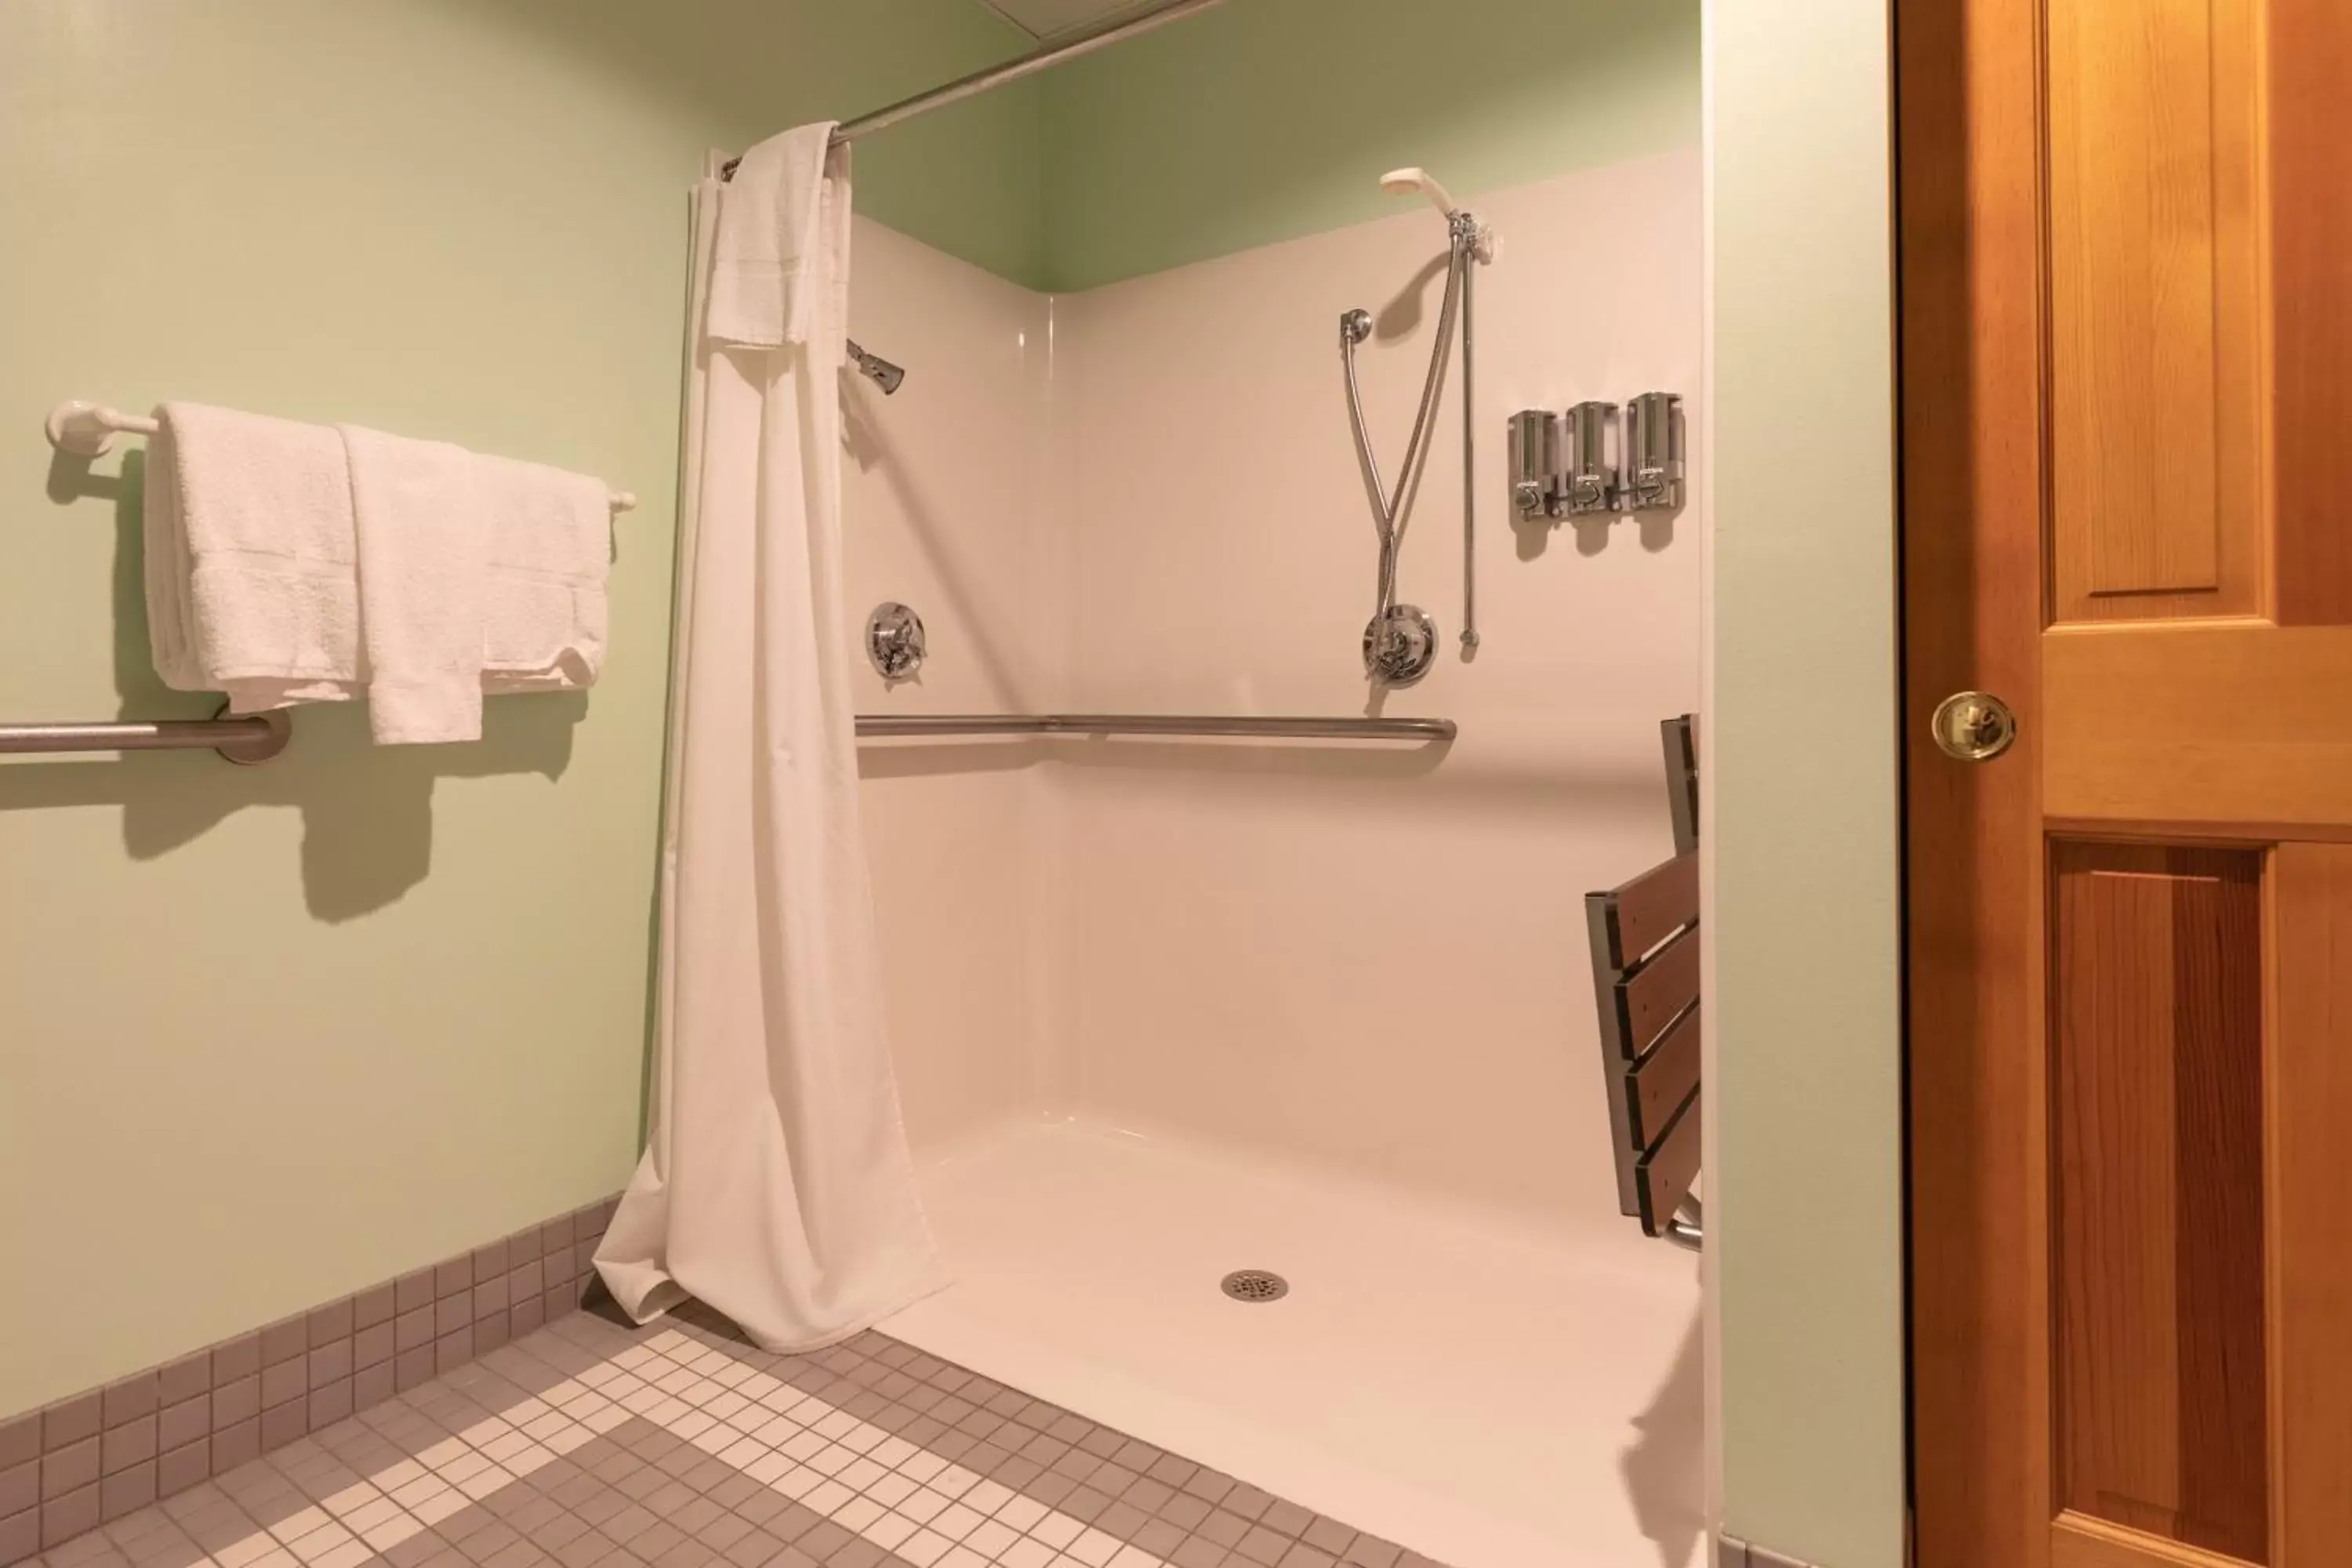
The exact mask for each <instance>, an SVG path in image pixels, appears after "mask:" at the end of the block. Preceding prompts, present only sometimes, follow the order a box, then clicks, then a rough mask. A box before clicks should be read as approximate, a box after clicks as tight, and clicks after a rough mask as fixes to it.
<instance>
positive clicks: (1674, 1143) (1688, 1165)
mask: <svg viewBox="0 0 2352 1568" xmlns="http://www.w3.org/2000/svg"><path fill="white" fill-rule="evenodd" d="M1698 1150H1699V1095H1698V1090H1696V1089H1693V1090H1691V1095H1690V1098H1689V1099H1688V1100H1685V1101H1683V1107H1682V1110H1681V1112H1680V1113H1679V1114H1677V1115H1676V1116H1675V1119H1674V1121H1673V1122H1671V1123H1670V1124H1669V1125H1668V1126H1667V1128H1666V1131H1665V1132H1664V1135H1663V1136H1661V1137H1660V1138H1659V1140H1658V1142H1656V1143H1655V1144H1654V1145H1653V1146H1652V1148H1651V1150H1650V1152H1648V1153H1646V1154H1644V1155H1643V1156H1642V1158H1641V1161H1640V1163H1637V1164H1635V1165H1634V1167H1633V1183H1634V1186H1635V1189H1636V1191H1637V1193H1638V1194H1639V1196H1640V1199H1641V1205H1642V1228H1643V1230H1644V1231H1646V1232H1648V1233H1649V1234H1650V1235H1652V1236H1664V1235H1665V1233H1666V1225H1667V1223H1668V1222H1669V1221H1671V1220H1672V1219H1673V1218H1674V1217H1675V1206H1676V1205H1679V1204H1680V1203H1681V1202H1682V1201H1683V1198H1684V1197H1685V1195H1686V1194H1688V1193H1689V1192H1690V1189H1691V1183H1692V1182H1694V1181H1696V1180H1697V1178H1698Z"/></svg>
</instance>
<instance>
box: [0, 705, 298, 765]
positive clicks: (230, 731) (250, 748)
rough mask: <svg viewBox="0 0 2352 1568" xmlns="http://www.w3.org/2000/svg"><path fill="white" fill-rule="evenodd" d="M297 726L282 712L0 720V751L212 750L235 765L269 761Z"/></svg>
mask: <svg viewBox="0 0 2352 1568" xmlns="http://www.w3.org/2000/svg"><path fill="white" fill-rule="evenodd" d="M293 738H294V726H293V723H292V721H290V720H289V719H288V718H287V716H286V714H285V713H284V712H283V711H282V710H280V711H278V712H272V713H254V714H249V715H247V716H246V717H244V718H240V719H229V718H217V719H122V720H116V721H110V722H108V723H103V724H0V753H5V752H185V751H199V750H203V749H205V748H210V749H211V750H213V751H215V752H219V753H220V754H221V755H222V756H224V757H226V758H227V759H228V760H229V761H230V762H232V763H266V762H268V760H269V759H270V758H272V757H274V756H276V755H277V754H278V752H282V751H284V750H285V749H286V743H287V742H289V741H290V740H292V739H293Z"/></svg>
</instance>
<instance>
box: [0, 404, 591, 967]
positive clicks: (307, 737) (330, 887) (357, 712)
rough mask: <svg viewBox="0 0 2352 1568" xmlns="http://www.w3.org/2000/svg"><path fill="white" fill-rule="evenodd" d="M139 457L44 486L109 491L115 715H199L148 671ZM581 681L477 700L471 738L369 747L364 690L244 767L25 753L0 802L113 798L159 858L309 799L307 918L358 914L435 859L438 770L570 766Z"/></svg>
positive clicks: (320, 708) (160, 756)
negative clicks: (32, 757)
mask: <svg viewBox="0 0 2352 1568" xmlns="http://www.w3.org/2000/svg"><path fill="white" fill-rule="evenodd" d="M145 463H146V455H145V454H144V453H142V452H135V451H134V452H131V453H128V454H126V455H125V456H124V458H123V460H122V470H121V473H120V474H102V473H97V472H94V471H92V469H91V468H90V465H89V462H88V461H87V460H86V459H80V458H68V457H66V456H65V455H63V454H59V455H58V459H57V460H56V462H54V463H53V464H52V465H51V468H50V471H49V487H48V488H49V497H50V499H51V500H56V501H60V502H69V501H72V500H78V499H81V498H84V497H101V498H105V499H109V500H112V501H113V502H114V571H113V580H112V581H113V599H114V605H113V609H114V685H115V691H116V694H117V696H118V698H119V702H118V706H117V713H118V716H120V717H122V718H131V719H202V718H207V717H209V716H210V715H211V714H212V713H213V712H214V710H215V709H216V708H217V707H218V706H219V699H218V698H217V697H215V696H213V695H211V694H209V693H205V692H187V691H174V690H173V689H171V688H169V687H167V686H165V685H164V684H163V681H162V679H160V678H158V677H157V675H156V674H155V670H154V666H153V664H152V660H151V658H150V655H149V649H148V637H147V596H146V588H145V577H144V573H143V568H142V558H143V550H142V536H141V528H140V506H141V498H142V491H143V480H144V475H145ZM587 711H588V697H587V694H585V693H580V694H572V693H563V694H561V695H551V696H530V697H516V698H507V699H502V700H499V701H496V702H491V703H489V704H488V705H486V707H485V710H484V713H483V720H482V739H481V741H480V742H479V743H478V744H475V745H469V746H377V745H374V744H373V742H371V741H370V740H369V739H368V731H367V714H366V710H365V708H364V706H363V705H362V704H360V703H355V702H354V703H337V704H322V705H314V706H311V707H309V708H306V709H304V710H302V711H301V713H300V715H299V717H298V718H297V719H296V720H295V722H294V743H293V744H292V745H291V746H289V748H288V749H287V751H286V752H285V753H284V754H283V755H281V756H279V757H278V758H277V759H275V760H274V761H271V762H269V763H264V764H262V765H261V766H258V767H237V766H236V765H234V764H232V763H227V762H226V761H224V760H222V759H221V758H220V757H218V756H216V755H215V754H214V753H212V752H152V753H143V754H130V755H125V756H122V757H121V758H120V759H118V760H116V761H112V762H23V763H11V764H9V765H7V766H5V767H0V811H42V810H54V809H57V808H58V807H65V806H76V805H116V806H120V807H121V808H122V841H123V847H125V848H126V849H127V850H129V852H130V854H131V858H132V859H134V860H155V859H159V858H163V856H166V855H169V854H171V853H172V852H173V851H174V850H176V849H180V848H182V847H185V846H186V845H188V844H191V843H193V842H194V841H195V840H196V839H197V838H200V837H203V836H204V835H205V833H207V832H209V831H211V830H212V829H213V828H215V827H216V826H219V825H220V824H221V823H223V822H225V821H226V820H227V819H228V818H229V817H230V816H234V815H235V814H236V813H237V812H240V811H247V810H254V809H272V808H277V809H284V808H287V807H292V808H294V809H296V810H299V812H301V813H302V889H303V899H304V902H305V904H306V905H307V907H308V908H309V910H310V914H311V916H312V917H313V918H314V919H317V920H320V921H329V922H340V921H348V920H353V919H356V918H358V917H359V916H362V915H365V914H369V913H372V912H373V911H374V910H381V909H383V908H384V907H385V906H386V905H388V904H391V903H393V902H394V901H396V900H398V899H399V898H400V897H401V896H402V895H403V894H404V893H405V892H407V891H408V889H411V888H413V887H415V886H416V884H417V883H419V882H421V881H423V880H424V879H425V876H426V875H427V874H428V873H429V872H430V871H431V870H432V866H433V810H432V806H433V790H434V785H435V784H436V783H437V782H438V781H439V780H441V779H444V778H483V777H487V776H488V775H491V774H495V773H538V774H541V776H543V777H545V778H548V779H557V778H561V777H562V775H563V771H564V769H565V768H566V767H567V766H569V765H570V763H571V761H572V728H573V726H575V725H576V724H578V723H579V722H580V721H581V720H582V719H583V718H584V717H586V715H587Z"/></svg>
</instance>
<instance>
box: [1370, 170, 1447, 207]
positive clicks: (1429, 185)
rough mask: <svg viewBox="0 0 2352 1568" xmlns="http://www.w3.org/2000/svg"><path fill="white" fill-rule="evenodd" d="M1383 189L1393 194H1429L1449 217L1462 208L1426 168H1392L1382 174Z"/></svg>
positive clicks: (1432, 200) (1431, 199)
mask: <svg viewBox="0 0 2352 1568" xmlns="http://www.w3.org/2000/svg"><path fill="white" fill-rule="evenodd" d="M1381 189H1382V190H1384V191H1386V192H1387V193H1388V194H1389V195H1392V196H1410V195H1424V196H1427V197H1428V198H1429V199H1430V201H1431V202H1433V204H1435V205H1436V207H1437V210H1438V211H1439V212H1442V213H1444V215H1445V216H1447V217H1452V216H1454V214H1455V213H1457V212H1460V211H1461V210H1462V209H1461V208H1459V207H1457V206H1455V205H1454V198H1453V197H1452V196H1450V195H1446V193H1445V187H1444V185H1441V184H1438V183H1437V179H1436V176H1435V175H1433V174H1431V173H1430V172H1429V171H1428V170H1426V169H1391V170H1390V171H1389V172H1388V173H1387V174H1382V175H1381Z"/></svg>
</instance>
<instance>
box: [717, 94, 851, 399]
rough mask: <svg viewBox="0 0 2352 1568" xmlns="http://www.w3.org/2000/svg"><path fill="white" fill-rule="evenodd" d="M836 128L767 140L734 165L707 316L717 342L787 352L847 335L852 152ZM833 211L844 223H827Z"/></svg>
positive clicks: (722, 204)
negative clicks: (792, 346)
mask: <svg viewBox="0 0 2352 1568" xmlns="http://www.w3.org/2000/svg"><path fill="white" fill-rule="evenodd" d="M833 132H834V122H833V121H824V122H823V123H821V124H816V125H803V126H800V127H798V128H797V129H795V130H792V131H787V132H784V133H783V134H782V135H780V136H771V137H770V138H768V140H766V141H765V142H761V143H760V144H759V145H758V146H756V147H754V148H752V149H751V151H750V152H748V153H744V154H743V157H742V161H741V162H740V163H737V164H736V165H735V177H734V178H733V179H732V180H730V181H729V182H728V184H727V186H726V190H725V194H724V195H722V196H720V198H719V235H718V241H717V243H716V245H715V246H714V247H713V248H712V259H711V272H710V294H709V306H708V308H707V310H706V311H705V313H704V318H703V330H704V331H705V332H706V333H707V334H708V335H709V338H710V340H711V341H712V342H719V343H727V344H732V345H736V346H740V347H744V348H781V347H782V346H783V345H784V344H786V343H806V342H813V341H815V342H824V341H825V340H826V339H828V338H829V337H830V336H831V335H832V334H834V333H835V332H846V331H847V321H848V319H849V317H848V311H847V295H846V290H847V288H848V282H849V256H848V247H849V224H848V222H847V221H846V217H845V216H844V218H843V219H842V221H838V222H833V223H828V222H826V221H825V215H826V212H827V209H828V208H829V207H830V208H834V209H836V210H837V211H838V212H840V213H841V214H843V215H846V214H847V212H848V211H849V201H850V192H849V149H848V148H847V147H845V146H843V147H835V146H834V145H833V144H832V143H833ZM836 294H839V295H840V297H839V298H835V295H836ZM836 352H837V351H836Z"/></svg>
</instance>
